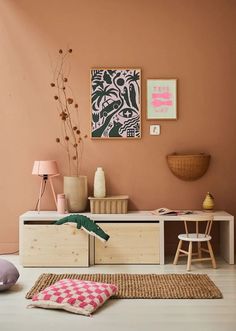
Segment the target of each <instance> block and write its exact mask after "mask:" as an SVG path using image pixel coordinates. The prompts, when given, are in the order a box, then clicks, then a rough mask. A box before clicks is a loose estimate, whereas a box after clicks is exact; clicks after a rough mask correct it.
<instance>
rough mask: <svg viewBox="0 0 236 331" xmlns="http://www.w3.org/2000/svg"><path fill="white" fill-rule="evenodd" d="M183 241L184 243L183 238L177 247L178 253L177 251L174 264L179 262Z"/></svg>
mask: <svg viewBox="0 0 236 331" xmlns="http://www.w3.org/2000/svg"><path fill="white" fill-rule="evenodd" d="M182 243H183V240H180V241H179V244H178V247H177V250H176V253H175V258H174V262H173V264H177V263H178V259H179V254H180V251H179V250H180V249H181V247H182Z"/></svg>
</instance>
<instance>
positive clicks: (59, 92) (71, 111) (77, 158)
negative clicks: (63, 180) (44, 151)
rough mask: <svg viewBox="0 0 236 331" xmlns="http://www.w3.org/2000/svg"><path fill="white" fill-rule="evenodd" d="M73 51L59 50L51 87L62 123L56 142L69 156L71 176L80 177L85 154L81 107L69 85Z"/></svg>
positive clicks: (85, 136)
mask: <svg viewBox="0 0 236 331" xmlns="http://www.w3.org/2000/svg"><path fill="white" fill-rule="evenodd" d="M71 53H72V49H68V50H66V51H63V50H62V49H59V59H58V62H57V65H56V68H55V69H54V70H53V76H54V77H53V78H54V79H53V82H51V84H50V85H51V87H52V88H54V89H55V90H56V92H55V94H54V96H53V97H54V99H55V101H56V102H57V110H58V115H59V118H60V121H61V138H59V137H57V138H56V142H57V143H58V144H60V145H61V146H62V147H63V149H64V150H65V152H66V154H67V160H68V168H69V176H72V175H76V176H79V173H80V167H81V159H82V154H83V139H84V138H87V135H82V133H81V130H80V121H79V106H78V103H77V102H76V101H75V98H74V97H73V92H72V89H71V87H70V84H69V71H68V63H67V61H68V57H69V56H70V55H71Z"/></svg>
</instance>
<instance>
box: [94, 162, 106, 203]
mask: <svg viewBox="0 0 236 331" xmlns="http://www.w3.org/2000/svg"><path fill="white" fill-rule="evenodd" d="M93 194H94V197H95V198H104V197H105V196H106V183H105V175H104V171H103V169H102V168H101V167H99V168H97V170H96V172H95V176H94V192H93Z"/></svg>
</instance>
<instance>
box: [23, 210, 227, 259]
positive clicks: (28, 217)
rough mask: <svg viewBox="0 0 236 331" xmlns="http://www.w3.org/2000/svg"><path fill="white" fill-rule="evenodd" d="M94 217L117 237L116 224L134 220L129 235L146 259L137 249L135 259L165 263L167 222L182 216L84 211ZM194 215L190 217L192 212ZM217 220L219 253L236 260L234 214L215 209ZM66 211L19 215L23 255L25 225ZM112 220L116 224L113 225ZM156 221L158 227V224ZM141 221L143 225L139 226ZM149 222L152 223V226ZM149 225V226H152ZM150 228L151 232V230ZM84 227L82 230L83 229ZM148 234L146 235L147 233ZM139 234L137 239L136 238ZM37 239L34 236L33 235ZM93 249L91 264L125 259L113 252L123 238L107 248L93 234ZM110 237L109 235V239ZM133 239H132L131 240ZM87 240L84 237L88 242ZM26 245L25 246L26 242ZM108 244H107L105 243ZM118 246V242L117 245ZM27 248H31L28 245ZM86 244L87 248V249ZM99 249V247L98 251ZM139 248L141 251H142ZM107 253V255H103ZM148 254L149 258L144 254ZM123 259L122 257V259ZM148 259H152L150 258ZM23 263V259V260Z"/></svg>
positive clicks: (225, 257)
mask: <svg viewBox="0 0 236 331" xmlns="http://www.w3.org/2000/svg"><path fill="white" fill-rule="evenodd" d="M202 213H204V212H202V211H194V213H193V215H194V216H196V218H197V216H198V215H199V214H202ZM81 214H82V215H85V216H87V217H89V218H90V219H92V220H93V221H94V222H96V223H98V224H99V225H100V226H101V227H102V223H107V224H108V223H109V224H110V225H109V226H108V228H109V229H110V231H112V235H113V237H114V231H115V230H114V229H115V228H117V225H118V224H126V223H127V224H130V223H131V224H133V225H134V228H135V223H136V231H134V232H132V231H130V230H129V231H130V236H131V235H132V233H134V235H132V240H133V243H134V245H136V247H137V248H138V247H139V245H143V247H141V248H140V249H141V250H144V259H143V260H142V258H141V257H140V256H141V255H142V254H141V253H139V252H138V250H137V256H136V257H135V259H136V260H137V261H139V262H137V263H142V262H143V261H144V263H160V264H164V263H165V243H164V233H165V224H166V222H179V221H181V216H159V215H153V214H152V213H151V212H150V211H138V212H128V213H127V214H91V213H81ZM193 215H191V217H192V216H193ZM213 215H214V221H216V222H220V254H221V256H222V257H223V258H224V259H225V260H226V261H227V262H228V263H229V264H234V217H233V216H232V215H230V214H229V213H227V212H225V211H215V212H213ZM65 216H67V215H65V214H58V213H57V212H56V211H40V212H37V211H28V212H26V213H24V214H23V215H21V216H20V219H19V220H20V238H19V241H20V257H21V260H22V257H23V256H25V250H26V248H25V247H27V243H26V241H28V240H29V237H28V239H27V238H26V236H25V227H26V225H27V224H29V222H30V225H33V224H34V222H35V224H38V222H40V224H41V225H43V224H44V223H45V225H46V224H47V225H48V222H50V221H56V220H58V219H60V218H62V217H65ZM112 224H113V225H114V226H112ZM155 224H156V227H155ZM140 225H141V226H140ZM149 225H150V226H149ZM149 228H150V229H149ZM124 229H125V226H123V227H118V228H117V231H118V234H119V233H120V240H122V238H123V236H122V231H124ZM149 230H150V231H151V232H150V231H149ZM81 231H83V230H81ZM145 236H146V237H145ZM130 238H131V237H130ZM135 238H137V241H136V240H135ZM34 239H35V238H34ZM90 239H92V240H90V250H87V251H88V252H89V255H90V264H94V263H99V261H100V263H108V262H109V259H110V261H111V263H116V262H117V261H118V262H117V263H125V260H124V259H122V258H121V257H118V259H117V260H114V261H115V262H114V261H112V259H111V254H112V252H114V250H113V248H112V245H120V247H122V245H123V242H120V240H116V241H113V244H112V240H111V241H110V244H109V241H108V244H107V246H106V247H107V250H105V248H103V247H102V246H101V245H100V244H99V243H97V240H98V239H96V243H95V244H94V240H93V238H90ZM109 240H110V239H109ZM132 240H131V241H132ZM146 240H148V242H149V246H147V245H146V246H145V245H144V241H146ZM128 241H129V240H126V242H125V243H124V245H126V244H127V242H128ZM86 242H87V241H85V243H86ZM25 245H26V246H25ZM104 247H105V246H104ZM117 247H118V246H117ZM27 249H28V248H27ZM86 249H87V248H85V251H86ZM96 249H97V251H95V250H96ZM141 250H140V252H141ZM102 254H103V255H104V258H103V257H102ZM147 255H148V258H147V260H146V258H145V256H146V257H147ZM119 259H120V260H119ZM148 259H149V260H148ZM136 260H132V259H131V260H129V259H128V258H127V263H133V261H136ZM22 264H23V265H24V263H22Z"/></svg>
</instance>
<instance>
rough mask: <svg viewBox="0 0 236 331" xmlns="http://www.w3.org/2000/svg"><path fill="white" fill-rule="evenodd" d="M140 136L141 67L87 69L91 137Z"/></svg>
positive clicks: (130, 137)
mask: <svg viewBox="0 0 236 331" xmlns="http://www.w3.org/2000/svg"><path fill="white" fill-rule="evenodd" d="M140 137H141V70H140V69H129V68H127V69H114V68H107V69H99V68H98V69H91V138H100V139H111V138H120V139H122V138H123V139H124V138H127V139H128V138H129V139H132V138H140Z"/></svg>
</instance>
